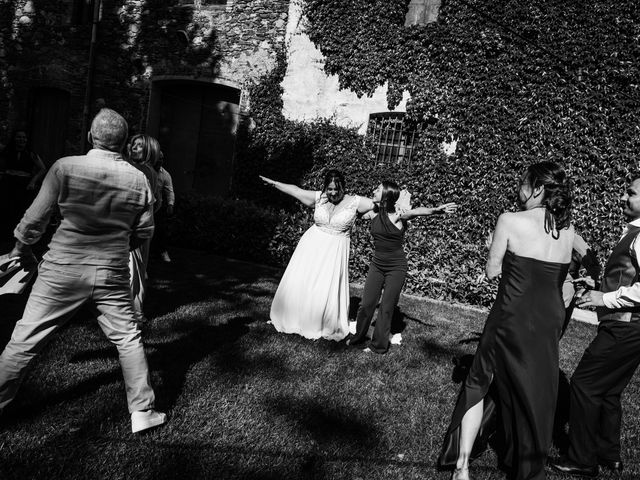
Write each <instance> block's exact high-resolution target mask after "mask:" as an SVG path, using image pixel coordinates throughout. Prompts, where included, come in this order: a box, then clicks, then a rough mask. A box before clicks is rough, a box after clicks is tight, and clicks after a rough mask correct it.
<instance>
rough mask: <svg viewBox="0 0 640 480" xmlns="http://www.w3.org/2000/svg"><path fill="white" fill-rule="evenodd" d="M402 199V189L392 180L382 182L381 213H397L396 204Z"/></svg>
mask: <svg viewBox="0 0 640 480" xmlns="http://www.w3.org/2000/svg"><path fill="white" fill-rule="evenodd" d="M399 197H400V187H399V186H398V184H397V183H396V182H394V181H392V180H383V181H382V194H381V195H380V205H379V207H378V209H379V211H380V213H393V212H395V211H396V202H397V201H398V198H399Z"/></svg>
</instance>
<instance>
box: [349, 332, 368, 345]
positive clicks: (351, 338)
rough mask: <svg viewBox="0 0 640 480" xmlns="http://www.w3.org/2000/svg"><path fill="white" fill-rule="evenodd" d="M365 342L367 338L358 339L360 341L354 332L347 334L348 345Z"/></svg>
mask: <svg viewBox="0 0 640 480" xmlns="http://www.w3.org/2000/svg"><path fill="white" fill-rule="evenodd" d="M364 342H366V340H358V341H356V336H355V335H354V334H352V333H350V334H349V335H347V340H346V341H345V343H346V344H347V345H351V346H357V345H362V344H364Z"/></svg>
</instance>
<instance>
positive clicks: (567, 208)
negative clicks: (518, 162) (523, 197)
mask: <svg viewBox="0 0 640 480" xmlns="http://www.w3.org/2000/svg"><path fill="white" fill-rule="evenodd" d="M524 181H526V182H527V183H528V184H529V186H530V187H531V188H532V189H535V188H537V187H544V195H543V197H542V205H544V207H545V211H546V212H545V222H544V228H545V231H546V232H547V233H549V232H553V230H562V229H563V228H569V225H570V223H571V204H572V203H573V200H572V198H571V185H570V183H569V179H568V178H567V174H566V172H565V171H564V169H563V168H562V167H561V166H560V165H559V164H557V163H555V162H551V161H545V162H539V163H534V164H533V165H529V168H527V173H526V174H525V176H524Z"/></svg>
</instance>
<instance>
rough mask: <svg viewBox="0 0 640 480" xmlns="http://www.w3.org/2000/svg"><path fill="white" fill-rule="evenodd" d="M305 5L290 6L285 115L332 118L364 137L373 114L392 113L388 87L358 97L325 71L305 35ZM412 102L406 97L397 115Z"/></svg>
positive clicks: (316, 50)
mask: <svg viewBox="0 0 640 480" xmlns="http://www.w3.org/2000/svg"><path fill="white" fill-rule="evenodd" d="M305 22H306V19H305V18H304V16H303V2H302V0H296V1H293V2H291V4H290V6H289V17H288V27H287V37H286V44H287V70H286V73H285V77H284V80H283V82H282V88H283V94H282V100H283V113H284V115H285V117H286V118H289V119H291V120H300V121H305V120H307V121H308V120H316V119H319V118H328V119H332V120H334V121H335V122H336V124H337V125H340V126H342V127H348V128H356V129H358V131H359V132H360V133H361V134H364V133H365V132H366V129H367V123H368V121H369V114H370V113H376V112H386V111H388V106H387V85H384V86H381V87H378V88H377V89H376V90H375V92H374V93H373V94H372V95H371V96H369V97H358V96H357V95H356V94H355V93H353V92H352V91H350V90H343V89H341V88H340V85H339V80H338V76H337V75H327V74H326V73H325V71H324V64H325V59H324V56H323V55H322V53H321V52H320V50H319V49H318V48H316V46H315V45H314V44H313V42H312V41H311V40H310V39H309V36H308V35H307V34H306V32H305ZM408 99H409V94H408V92H404V93H403V98H402V101H401V102H400V104H399V105H398V106H397V107H396V108H395V111H398V112H404V111H405V110H406V103H407V100H408Z"/></svg>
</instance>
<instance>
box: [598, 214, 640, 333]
mask: <svg viewBox="0 0 640 480" xmlns="http://www.w3.org/2000/svg"><path fill="white" fill-rule="evenodd" d="M638 234H640V227H633V226H632V227H631V228H629V231H628V232H627V233H626V234H625V236H624V237H622V239H621V240H620V241H619V242H618V244H617V245H616V246H615V247H614V249H613V251H612V252H611V255H610V256H609V259H608V260H607V265H606V266H605V267H604V275H603V278H602V285H601V286H600V291H601V292H604V293H607V292H615V291H616V290H617V289H618V288H620V287H627V286H630V285H632V284H633V283H635V282H637V281H638V275H639V273H640V268H639V267H638V263H637V259H636V258H635V257H634V256H633V255H632V254H631V245H632V244H633V241H634V239H635V238H636V237H637V236H638ZM596 312H597V313H598V320H599V321H601V322H602V321H603V320H618V321H622V322H631V321H637V320H640V307H628V308H618V309H615V310H612V309H609V308H604V307H598V308H597V309H596Z"/></svg>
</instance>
